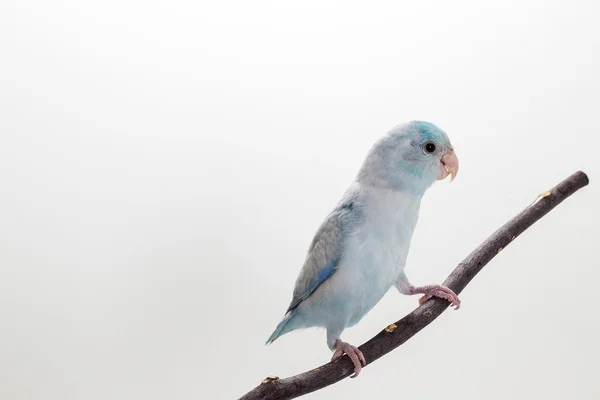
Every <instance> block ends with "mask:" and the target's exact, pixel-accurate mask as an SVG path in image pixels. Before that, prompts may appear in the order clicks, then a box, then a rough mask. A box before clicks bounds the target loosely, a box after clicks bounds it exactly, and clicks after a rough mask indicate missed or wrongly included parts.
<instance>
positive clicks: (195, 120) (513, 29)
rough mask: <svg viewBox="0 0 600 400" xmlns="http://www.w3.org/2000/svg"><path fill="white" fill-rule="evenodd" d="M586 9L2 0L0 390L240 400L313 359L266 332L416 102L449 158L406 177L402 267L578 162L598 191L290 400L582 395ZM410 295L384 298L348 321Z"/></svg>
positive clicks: (590, 38)
mask: <svg viewBox="0 0 600 400" xmlns="http://www.w3.org/2000/svg"><path fill="white" fill-rule="evenodd" d="M484 3H485V4H484ZM598 12H599V10H598V2H597V1H536V2H523V1H516V0H515V1H507V0H502V1H494V2H491V1H490V2H481V1H470V2H468V1H467V2H465V1H452V2H449V1H438V2H429V1H419V2H417V1H412V2H398V1H394V2H388V3H379V2H369V3H368V5H367V2H362V3H357V2H349V1H345V2H341V1H340V2H332V1H308V0H306V1H301V2H300V1H296V2H289V1H288V2H282V1H273V2H265V1H238V2H216V1H215V2H210V3H209V2H205V1H198V0H194V1H191V0H190V1H179V0H177V1H170V2H167V1H163V2H159V1H149V0H145V1H135V0H119V1H117V0H104V1H97V2H92V1H76V0H64V1H46V0H44V1H42V0H34V1H21V0H8V1H7V0H5V1H3V2H2V4H1V5H0V135H1V140H0V398H2V399H7V400H13V399H19V400H20V399H44V400H51V399H52V400H53V399H56V400H71V399H73V400H75V399H77V400H81V399H85V400H88V399H89V400H95V399H98V400H100V399H103V400H104V399H128V400H129V399H145V400H153V399H186V400H187V399H221V398H223V399H232V398H237V397H239V396H241V395H242V394H244V393H245V392H246V391H248V390H250V389H251V388H253V387H254V386H255V385H256V384H258V383H259V382H260V381H261V380H262V379H263V378H264V377H266V376H267V375H271V374H275V375H278V376H281V377H284V376H289V375H292V374H296V373H299V372H302V371H305V370H307V369H309V368H312V367H316V366H318V365H320V364H322V363H324V362H326V361H327V360H328V358H329V357H330V352H329V350H328V349H327V346H326V344H325V333H324V331H320V330H316V329H311V330H305V331H299V332H294V333H291V334H288V335H286V336H285V337H283V338H281V339H280V340H278V341H277V342H275V343H274V344H273V345H272V346H269V347H265V346H264V345H263V343H264V341H265V340H266V339H267V337H268V336H269V334H270V333H271V332H272V330H273V329H274V328H275V325H276V324H277V323H278V322H279V320H280V318H281V317H282V316H283V313H284V311H285V309H286V307H287V305H288V303H289V301H290V299H291V292H292V288H293V284H294V281H295V278H296V275H297V273H298V270H299V268H300V267H301V265H302V262H303V260H304V255H305V251H306V249H307V247H308V244H309V243H310V241H311V239H312V235H313V234H314V232H315V231H316V229H317V227H318V226H319V224H320V223H321V221H322V219H323V218H324V217H325V216H326V215H327V213H328V212H329V211H330V210H331V208H332V207H333V206H334V205H335V203H336V202H337V201H338V199H339V198H340V196H341V195H342V193H343V191H344V190H345V188H346V187H347V186H348V184H349V183H350V182H351V181H352V179H353V178H354V175H355V173H356V172H357V171H358V168H359V166H360V164H361V163H362V161H363V158H364V156H365V155H366V152H367V151H368V149H369V147H370V146H371V145H372V143H373V142H374V141H375V140H376V139H377V138H378V137H379V136H380V135H382V134H383V133H385V132H386V131H387V130H389V129H390V128H392V127H393V126H395V125H397V124H399V123H402V122H406V121H409V120H412V119H423V120H427V121H431V122H434V123H435V124H437V125H439V126H440V127H441V128H442V129H444V130H445V131H446V132H447V133H448V135H449V137H450V138H451V140H452V142H453V144H454V146H455V148H456V151H457V154H458V156H459V158H460V161H461V171H460V174H459V175H458V178H457V179H456V180H455V182H454V183H453V184H452V185H449V184H448V181H444V182H441V183H437V184H436V185H435V186H434V187H433V188H432V189H431V190H430V191H429V192H428V193H427V194H426V196H425V199H424V202H423V206H422V210H421V219H420V222H419V225H418V226H417V231H416V233H415V237H414V240H413V245H412V248H411V253H410V256H409V260H408V267H407V272H408V274H409V276H410V277H411V279H412V280H413V281H414V283H416V284H428V283H436V282H441V281H442V280H443V279H444V278H445V277H446V276H447V275H448V274H449V273H450V271H451V270H452V268H454V266H455V265H456V264H457V263H458V262H459V261H461V260H462V259H463V258H464V257H465V256H466V255H467V254H468V253H469V252H470V251H471V250H472V249H473V248H475V247H476V246H477V245H478V244H479V243H480V242H481V241H482V240H484V239H485V238H486V237H487V236H488V235H489V234H491V233H492V232H493V231H494V230H495V229H496V228H498V227H499V226H500V225H501V224H502V223H504V222H505V221H506V220H507V219H508V218H510V217H512V216H513V215H514V214H516V213H517V212H519V211H520V210H521V209H522V208H524V207H525V206H527V205H528V204H529V203H530V202H531V201H533V200H534V199H535V197H536V195H537V194H538V193H540V192H542V191H544V190H547V189H549V188H550V187H552V186H553V185H554V184H556V183H558V182H559V181H560V180H562V179H563V178H565V177H567V176H568V175H570V174H571V173H572V172H574V171H576V170H578V169H581V170H584V171H586V172H587V173H588V174H589V176H590V179H591V185H590V186H589V187H587V188H585V189H583V190H582V191H581V192H579V193H577V194H576V195H575V196H573V197H572V198H570V199H568V200H567V201H566V202H565V203H564V204H563V205H561V206H559V207H558V208H557V209H556V210H554V211H552V213H551V214H549V215H548V216H547V217H545V218H544V219H543V220H541V221H540V222H539V223H537V224H536V225H535V226H534V227H532V228H531V229H529V230H528V231H527V232H526V233H525V234H523V235H522V236H521V237H520V238H519V239H518V240H516V241H515V242H514V243H513V244H511V245H510V246H509V247H508V248H507V249H505V250H504V251H503V252H502V253H501V254H500V255H499V256H498V257H497V258H496V259H494V260H493V261H492V262H491V264H490V265H489V266H488V267H486V268H485V269H484V270H483V272H482V273H481V274H480V275H479V276H477V278H476V279H475V280H474V281H473V282H472V284H471V285H469V286H468V287H467V289H466V290H465V291H464V292H463V294H462V296H461V297H462V301H463V307H462V308H461V310H459V311H457V312H454V311H452V312H450V311H448V312H446V313H445V314H443V316H442V317H441V318H439V319H438V320H437V321H436V322H435V323H433V324H432V325H431V326H430V327H428V328H426V329H425V330H424V331H422V332H421V333H420V334H418V335H417V336H416V337H415V338H413V339H411V340H410V341H409V342H407V343H406V344H405V345H403V346H402V347H401V348H399V349H397V350H396V351H394V352H393V353H391V354H389V355H387V356H385V357H384V358H382V359H381V360H379V361H377V362H376V363H374V364H372V365H370V366H369V367H368V368H366V369H365V370H364V371H363V373H362V374H361V377H360V378H359V379H357V380H349V379H348V380H344V381H343V382H340V383H338V384H336V385H334V386H331V387H329V388H327V389H324V390H322V391H319V392H317V393H315V394H312V395H310V396H309V397H308V398H311V399H330V398H344V399H368V398H411V399H440V398H444V399H484V398H485V399H506V398H514V399H527V398H545V399H567V398H569V399H597V398H598V396H599V393H600V381H599V380H598V375H597V374H598V361H597V360H598V358H599V357H600V340H599V337H600V319H599V317H600V312H599V311H598V304H599V301H600V293H599V292H598V281H599V279H600V273H599V267H600V261H598V252H597V246H598V239H599V237H600V228H599V225H598V223H599V221H598V215H599V213H598V204H599V203H600V191H599V189H598V188H599V187H600V186H599V185H598V181H597V178H598V176H599V175H600V174H599V173H600V167H599V166H598V163H599V159H598V153H599V149H598V146H599V144H600V141H599V140H598V135H599V134H600V130H599V129H598V118H597V117H598V112H599V111H600V110H599V94H598V93H599V90H600V74H599V73H598V71H600V26H599V25H598ZM416 302H417V298H416V297H415V298H410V297H405V296H401V295H399V294H398V293H396V292H395V291H394V292H390V293H389V294H388V295H387V296H386V297H385V298H384V299H383V300H382V301H381V302H380V304H379V305H378V306H377V307H375V308H374V309H373V311H372V312H371V313H370V314H369V315H368V316H367V317H365V318H364V319H363V320H362V321H361V322H360V323H359V324H358V325H357V326H356V327H355V328H352V329H349V330H347V331H346V332H345V333H344V335H343V338H344V339H345V340H347V341H350V342H352V343H354V344H360V343H363V342H364V341H366V340H367V339H369V338H370V337H372V336H373V335H374V334H376V333H377V332H379V331H380V330H381V329H382V328H383V327H385V326H386V325H387V324H389V323H390V322H393V321H395V320H397V319H398V318H400V317H401V316H403V315H404V314H406V313H408V312H409V311H411V310H412V309H414V307H415V305H416ZM342 396H343V397H342Z"/></svg>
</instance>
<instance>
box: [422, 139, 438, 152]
mask: <svg viewBox="0 0 600 400" xmlns="http://www.w3.org/2000/svg"><path fill="white" fill-rule="evenodd" d="M423 150H425V153H428V154H431V153H433V152H434V151H435V143H433V142H427V143H425V144H424V145H423Z"/></svg>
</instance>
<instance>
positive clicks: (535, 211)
mask: <svg viewBox="0 0 600 400" xmlns="http://www.w3.org/2000/svg"><path fill="white" fill-rule="evenodd" d="M588 183H589V180H588V177H587V175H586V174H585V173H583V172H581V171H578V172H576V173H574V174H573V175H571V176H570V177H568V178H567V179H565V180H564V181H562V182H561V183H559V184H558V185H557V186H556V187H554V188H553V189H552V190H551V191H550V192H545V193H544V194H543V195H542V196H544V197H542V198H541V199H539V201H537V202H534V203H533V204H532V205H530V206H529V207H527V208H526V209H525V210H523V211H522V212H521V213H519V214H518V215H517V216H515V217H514V218H513V219H511V220H510V221H508V222H507V223H506V224H505V225H504V226H502V227H501V228H500V229H498V230H497V231H496V232H494V233H493V234H492V235H491V236H490V237H489V238H488V239H487V240H486V241H484V242H483V243H482V244H481V245H480V246H479V247H478V248H476V249H475V250H474V251H473V252H472V253H471V254H469V255H468V256H467V258H465V259H464V260H463V262H461V263H460V264H458V266H457V267H456V268H455V269H454V271H452V273H451V274H450V276H449V277H448V278H447V279H446V281H445V282H444V285H446V286H448V287H449V288H450V289H452V290H454V291H455V292H456V293H460V292H461V291H462V290H463V289H464V288H465V286H467V284H468V283H469V282H470V281H471V280H472V279H473V278H474V277H475V275H477V273H478V272H479V271H481V269H482V268H483V267H484V266H485V265H486V264H487V263H488V262H489V261H490V260H491V259H492V258H494V256H496V254H498V253H500V251H501V250H502V249H503V248H505V247H506V246H508V245H509V244H510V243H511V242H512V241H513V240H514V239H515V238H516V237H517V236H519V235H520V234H521V233H523V232H524V231H525V230H526V229H527V228H529V227H530V226H531V225H533V223H535V222H536V221H537V220H539V219H540V218H542V217H543V216H544V215H546V214H547V213H548V212H549V211H550V210H552V209H553V208H554V207H556V206H557V205H558V204H560V203H561V202H562V201H563V200H564V199H566V198H567V197H569V196H570V195H572V194H573V193H575V192H576V191H577V190H579V189H581V188H582V187H584V186H586V185H587V184H588ZM448 306H449V303H448V302H447V301H445V300H441V299H432V300H429V301H427V302H426V303H425V304H423V305H422V306H420V307H419V308H417V309H416V310H414V311H413V312H411V313H410V314H408V315H407V316H405V317H404V318H402V319H401V320H399V321H397V322H396V323H394V324H392V325H390V326H388V327H387V328H386V329H384V330H383V331H381V332H379V334H377V335H376V336H375V337H373V338H372V339H371V340H369V341H368V342H366V343H365V344H363V345H362V346H360V350H361V351H362V352H363V354H364V355H365V358H366V359H367V363H368V364H367V365H370V364H371V363H373V362H374V361H375V360H377V359H378V358H379V357H382V356H383V355H384V354H387V353H389V352H390V351H392V350H394V349H395V348H396V347H398V346H400V345H401V344H403V343H404V342H406V341H407V340H408V339H410V338H411V337H412V336H414V335H415V334H416V333H417V332H419V331H420V330H421V329H423V328H424V327H426V326H427V325H429V324H430V323H431V322H432V321H433V320H434V319H436V318H437V317H438V316H440V314H442V312H444V311H445V310H446V308H448ZM352 373H353V366H352V362H351V361H350V360H349V359H348V357H342V358H340V359H338V360H336V361H334V362H329V363H327V364H325V365H322V366H320V367H318V368H315V369H313V370H310V371H307V372H304V373H302V374H299V375H296V376H292V377H289V378H284V379H279V378H277V377H268V378H266V379H265V380H264V381H263V382H262V383H261V384H260V385H258V386H257V387H256V388H254V389H253V390H251V391H250V392H248V393H247V394H246V395H244V396H242V397H241V398H240V400H259V399H260V400H283V399H293V398H295V397H299V396H302V395H305V394H307V393H310V392H313V391H315V390H319V389H322V388H324V387H326V386H329V385H332V384H334V383H336V382H338V381H340V380H342V379H344V378H346V377H347V376H349V375H351V374H352Z"/></svg>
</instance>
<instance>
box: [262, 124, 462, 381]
mask: <svg viewBox="0 0 600 400" xmlns="http://www.w3.org/2000/svg"><path fill="white" fill-rule="evenodd" d="M457 173H458V158H457V157H456V154H455V153H454V149H453V147H452V144H451V143H450V140H449V139H448V136H447V135H446V133H445V132H444V131H442V130H441V129H440V128H438V127H437V126H435V125H434V124H432V123H429V122H423V121H411V122H409V123H406V124H403V125H399V126H397V127H395V128H394V129H392V130H391V131H390V132H388V133H387V134H386V135H384V136H383V137H382V138H381V139H379V140H378V141H377V142H376V143H375V145H374V146H373V147H372V148H371V150H370V152H369V153H368V155H367V157H366V159H365V161H364V163H363V165H362V167H361V168H360V171H359V173H358V175H357V176H356V179H355V180H354V182H353V183H352V184H351V185H350V187H349V188H348V190H347V191H346V193H345V194H344V196H343V197H342V199H341V200H340V202H339V203H338V204H337V206H336V207H335V208H334V209H333V211H332V212H331V213H330V214H329V215H328V216H327V218H325V221H324V222H323V223H322V224H321V226H320V227H319V229H318V231H317V233H316V235H315V237H314V239H313V241H312V243H311V244H310V247H309V249H308V254H307V256H306V260H305V262H304V266H303V267H302V269H301V271H300V274H299V276H298V279H297V280H296V285H295V287H294V293H293V298H292V302H291V303H290V305H289V307H288V309H287V312H286V314H285V316H284V317H283V320H282V321H281V322H280V323H279V325H277V328H276V329H275V331H274V332H273V334H272V335H271V336H270V337H269V339H268V340H267V344H269V343H271V342H273V341H274V340H275V339H277V338H278V337H280V336H282V335H284V334H286V333H288V332H290V331H293V330H295V329H299V328H308V327H324V328H325V329H326V330H327V345H328V346H329V348H330V349H331V350H332V351H333V352H334V353H333V357H332V360H335V359H338V358H340V357H342V356H343V355H344V354H346V355H348V357H349V358H350V359H351V360H352V363H353V364H354V377H356V376H358V374H359V373H360V370H361V367H362V365H364V364H366V360H365V358H364V356H363V354H362V352H361V351H360V350H358V348H356V347H355V346H352V345H350V344H348V343H346V342H343V341H342V340H341V339H340V335H341V334H342V332H343V331H344V329H346V328H347V327H350V326H353V325H355V324H356V323H358V321H360V320H361V318H362V317H364V316H365V315H366V314H367V313H368V312H369V311H370V310H371V309H372V308H373V307H374V306H375V305H376V304H377V303H378V302H379V300H381V298H382V297H383V296H384V295H385V293H386V292H387V291H388V290H389V289H390V288H391V287H392V286H396V288H397V289H398V290H399V291H400V293H402V294H406V295H414V294H423V295H424V296H423V297H421V299H420V303H421V304H422V303H423V302H424V301H426V300H428V299H429V298H431V297H432V296H435V297H440V298H443V299H446V300H447V301H449V302H451V303H452V304H453V305H454V306H455V308H457V309H458V307H459V306H460V300H459V298H458V296H457V295H456V294H455V293H454V292H453V291H452V290H450V289H448V288H447V287H445V286H441V285H428V286H421V287H416V286H413V285H412V284H411V283H410V282H409V280H408V278H407V276H406V274H405V273H404V266H405V262H406V257H407V255H408V250H409V247H410V241H411V237H412V235H413V231H414V229H415V225H416V224H417V219H418V216H419V208H420V205H421V199H422V197H423V194H424V193H425V191H426V190H427V189H428V188H429V187H430V186H431V185H432V184H433V183H434V182H435V181H436V180H441V179H444V178H446V177H447V176H448V175H451V179H450V181H452V180H453V179H454V177H455V176H456V174H457Z"/></svg>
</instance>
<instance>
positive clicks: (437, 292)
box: [417, 285, 460, 310]
mask: <svg viewBox="0 0 600 400" xmlns="http://www.w3.org/2000/svg"><path fill="white" fill-rule="evenodd" d="M417 290H418V293H423V294H425V296H423V297H421V298H420V299H419V305H423V304H424V303H425V302H426V301H427V300H429V299H431V298H432V297H439V298H441V299H444V300H447V301H449V302H450V307H453V308H454V309H455V310H458V309H459V308H460V299H459V298H458V296H457V295H456V293H454V291H452V289H450V288H447V287H446V286H442V285H431V286H425V287H423V288H417Z"/></svg>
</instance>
